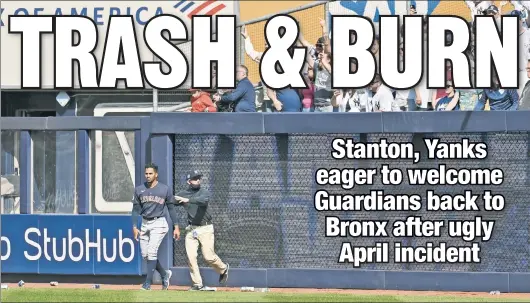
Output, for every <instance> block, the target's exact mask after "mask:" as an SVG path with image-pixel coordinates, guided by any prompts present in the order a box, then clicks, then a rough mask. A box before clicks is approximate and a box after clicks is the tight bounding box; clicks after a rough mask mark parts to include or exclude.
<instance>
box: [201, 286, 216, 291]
mask: <svg viewBox="0 0 530 303" xmlns="http://www.w3.org/2000/svg"><path fill="white" fill-rule="evenodd" d="M201 290H202V291H217V288H216V287H209V286H204V287H203V288H202V289H201Z"/></svg>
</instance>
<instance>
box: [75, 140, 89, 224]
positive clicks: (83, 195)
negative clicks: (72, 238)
mask: <svg viewBox="0 0 530 303" xmlns="http://www.w3.org/2000/svg"><path fill="white" fill-rule="evenodd" d="M75 175H76V179H77V182H76V189H77V190H76V192H77V212H78V213H79V214H89V213H90V137H89V135H88V131H87V130H78V131H77V170H76V172H75Z"/></svg>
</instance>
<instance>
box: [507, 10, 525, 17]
mask: <svg viewBox="0 0 530 303" xmlns="http://www.w3.org/2000/svg"><path fill="white" fill-rule="evenodd" d="M506 15H508V16H517V17H519V18H521V17H522V13H521V12H520V11H518V10H513V11H511V12H510V13H509V14H506Z"/></svg>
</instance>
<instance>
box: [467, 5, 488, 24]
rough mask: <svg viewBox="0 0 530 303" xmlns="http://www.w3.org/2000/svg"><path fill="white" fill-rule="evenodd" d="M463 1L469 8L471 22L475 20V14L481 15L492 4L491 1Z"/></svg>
mask: <svg viewBox="0 0 530 303" xmlns="http://www.w3.org/2000/svg"><path fill="white" fill-rule="evenodd" d="M465 2H466V4H467V7H469V9H470V10H471V22H473V21H475V16H480V15H483V14H484V12H485V11H486V10H487V9H488V8H489V7H490V6H492V5H493V1H480V0H478V1H477V0H471V1H468V0H466V1H465Z"/></svg>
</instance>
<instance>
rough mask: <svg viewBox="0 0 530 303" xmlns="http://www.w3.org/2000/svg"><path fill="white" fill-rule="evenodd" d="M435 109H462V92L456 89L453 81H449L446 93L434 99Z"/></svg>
mask: <svg viewBox="0 0 530 303" xmlns="http://www.w3.org/2000/svg"><path fill="white" fill-rule="evenodd" d="M433 107H434V110H435V111H449V110H460V93H459V92H458V91H455V88H454V86H453V82H452V81H450V80H449V81H447V85H446V88H445V95H444V96H443V97H441V98H437V99H435V100H434V101H433Z"/></svg>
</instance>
